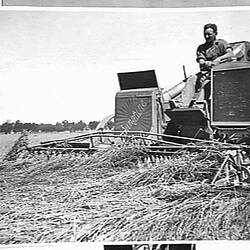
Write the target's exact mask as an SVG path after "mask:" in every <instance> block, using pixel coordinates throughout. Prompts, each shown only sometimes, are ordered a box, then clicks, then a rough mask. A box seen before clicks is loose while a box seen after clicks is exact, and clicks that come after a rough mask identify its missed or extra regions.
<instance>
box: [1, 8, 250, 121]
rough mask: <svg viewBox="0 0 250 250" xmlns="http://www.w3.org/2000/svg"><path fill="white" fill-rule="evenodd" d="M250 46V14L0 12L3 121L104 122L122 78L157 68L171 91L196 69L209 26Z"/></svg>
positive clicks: (243, 11)
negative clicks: (199, 48) (205, 27)
mask: <svg viewBox="0 0 250 250" xmlns="http://www.w3.org/2000/svg"><path fill="white" fill-rule="evenodd" d="M208 22H213V23H216V24H217V25H218V28H219V34H218V38H224V39H226V40H227V41H229V42H235V41H241V40H247V41H250V26H249V23H250V9H249V8H248V9H247V8H243V7H242V8H236V9H233V8H217V9H215V8H209V9H197V8H196V9H195V10H194V9H178V10H177V9H171V10H170V9H117V8H116V9H107V8H105V9H92V8H90V9H86V8H85V9H84V8H82V9H79V8H78V9H77V8H69V9H66V10H65V9H61V8H56V9H55V8H53V9H49V10H48V9H45V8H40V9H39V8H29V9H26V10H24V9H23V8H22V9H21V10H16V9H13V10H11V9H8V10H6V9H1V10H0V24H1V25H0V123H3V122H5V121H6V120H11V121H16V120H17V119H19V120H21V121H22V122H37V123H41V122H44V123H45V122H51V123H55V122H57V121H62V120H65V119H67V120H68V121H79V120H83V121H86V122H88V121H90V120H101V119H102V118H103V117H105V116H107V115H109V114H112V113H114V100H115V93H116V92H117V91H119V83H118V79H117V73H118V72H127V71H137V70H150V69H155V71H156V75H157V79H158V83H159V85H160V86H161V87H164V88H165V89H168V88H170V87H171V86H173V85H175V84H177V83H178V82H180V81H181V80H182V79H183V71H182V65H185V66H186V71H187V74H188V75H190V74H194V73H196V72H197V71H198V65H197V63H196V62H195V51H196V48H197V46H198V45H199V44H200V43H203V40H204V39H203V35H202V32H203V25H204V24H205V23H208Z"/></svg>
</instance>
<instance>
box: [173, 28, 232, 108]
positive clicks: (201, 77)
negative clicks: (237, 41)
mask: <svg viewBox="0 0 250 250" xmlns="http://www.w3.org/2000/svg"><path fill="white" fill-rule="evenodd" d="M217 33H218V32H217V26H216V24H211V23H209V24H206V25H205V26H204V38H205V40H206V41H205V43H204V44H201V45H199V46H198V48H197V51H196V55H197V59H196V61H197V62H198V63H199V66H200V72H199V73H197V74H196V75H193V76H190V77H189V78H187V79H186V80H185V81H186V84H185V87H184V88H183V90H182V93H181V101H180V103H178V105H177V107H190V106H192V103H193V102H192V101H193V99H195V100H197V101H199V100H207V101H208V99H209V96H210V73H211V69H212V67H213V66H216V65H218V64H220V63H223V62H227V61H231V60H232V57H233V56H234V55H233V53H232V51H233V49H232V47H231V46H230V44H229V43H228V42H226V41H225V40H223V39H217V38H216V36H217ZM203 89H204V90H203ZM204 91H205V93H204ZM170 106H171V107H172V108H175V107H176V104H175V103H174V102H173V101H170Z"/></svg>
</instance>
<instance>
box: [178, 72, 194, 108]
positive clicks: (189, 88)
mask: <svg viewBox="0 0 250 250" xmlns="http://www.w3.org/2000/svg"><path fill="white" fill-rule="evenodd" d="M196 81H197V75H193V76H190V77H189V78H188V79H187V81H186V85H185V87H184V89H183V90H182V93H181V100H182V105H183V107H189V105H190V103H191V101H192V99H193V98H194V94H195V87H196Z"/></svg>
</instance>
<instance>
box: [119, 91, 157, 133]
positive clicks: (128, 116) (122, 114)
mask: <svg viewBox="0 0 250 250" xmlns="http://www.w3.org/2000/svg"><path fill="white" fill-rule="evenodd" d="M152 109H153V103H152V94H151V93H150V94H149V95H148V96H144V97H135V96H134V95H131V96H130V95H128V96H119V95H117V96H116V104H115V130H116V131H144V132H149V131H150V130H151V128H152V124H153V121H152V120H153V112H152Z"/></svg>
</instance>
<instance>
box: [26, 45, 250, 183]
mask: <svg viewBox="0 0 250 250" xmlns="http://www.w3.org/2000/svg"><path fill="white" fill-rule="evenodd" d="M232 47H233V49H234V52H235V53H234V54H235V59H234V60H233V61H230V62H226V63H222V64H220V65H218V66H215V67H214V68H213V69H212V70H211V80H210V82H209V84H207V85H206V88H204V90H203V91H204V98H203V99H202V100H200V99H199V100H196V99H194V100H193V101H192V102H191V104H190V106H189V107H185V108H181V107H180V108H177V107H175V106H174V107H173V106H172V105H171V103H172V102H173V101H174V102H178V99H179V98H180V95H181V92H182V90H183V88H184V86H185V84H186V79H185V80H184V81H182V82H180V83H179V84H177V85H175V86H174V87H172V88H171V89H169V90H165V91H164V90H163V89H161V88H160V87H159V86H158V82H157V78H156V74H155V71H154V70H147V71H138V72H126V73H118V80H119V84H120V91H119V92H117V93H116V96H115V113H114V115H110V116H108V117H106V118H104V119H103V120H102V121H101V122H100V123H99V125H98V126H97V128H96V131H94V132H91V133H84V134H83V135H80V136H76V137H72V138H67V139H62V140H53V141H45V142H41V143H40V144H39V145H34V146H32V147H31V148H30V150H31V151H38V152H39V151H43V150H47V151H48V150H50V151H57V152H72V151H73V152H85V153H87V154H89V153H92V152H96V151H98V150H105V149H107V148H109V147H112V146H113V145H126V144H127V145H130V143H132V144H136V145H143V147H145V148H146V149H147V154H148V155H150V157H151V159H156V158H161V157H165V156H169V155H172V154H174V153H176V152H178V151H180V150H183V149H185V150H198V151H202V150H206V149H208V148H213V147H215V146H217V147H220V149H221V150H222V151H223V152H224V154H225V158H224V161H223V163H222V165H221V170H220V171H222V169H223V168H229V167H230V168H233V169H234V170H235V171H236V172H237V173H238V176H240V177H239V179H241V180H246V181H247V182H250V172H249V167H250V163H249V155H250V146H249V145H250V43H249V42H237V43H233V44H232ZM110 124H113V127H110V126H109V125H110Z"/></svg>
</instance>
